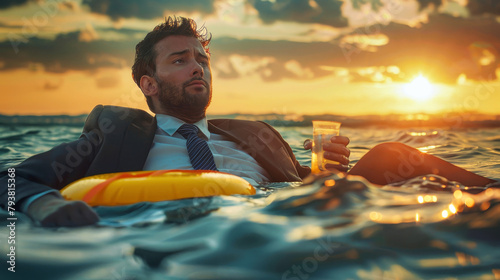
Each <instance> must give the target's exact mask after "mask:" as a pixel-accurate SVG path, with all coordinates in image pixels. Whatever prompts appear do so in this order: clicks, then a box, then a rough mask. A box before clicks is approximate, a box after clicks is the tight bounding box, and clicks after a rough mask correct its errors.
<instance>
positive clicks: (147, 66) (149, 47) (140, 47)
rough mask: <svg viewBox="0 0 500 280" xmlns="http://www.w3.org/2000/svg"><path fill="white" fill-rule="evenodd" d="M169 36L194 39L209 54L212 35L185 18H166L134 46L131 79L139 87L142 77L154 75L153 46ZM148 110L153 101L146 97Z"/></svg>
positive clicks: (154, 56) (151, 107) (155, 54)
mask: <svg viewBox="0 0 500 280" xmlns="http://www.w3.org/2000/svg"><path fill="white" fill-rule="evenodd" d="M171 35H182V36H188V37H194V38H196V39H198V41H200V43H201V45H202V46H203V48H204V49H205V51H206V52H207V53H209V48H208V44H210V40H211V39H212V35H211V34H210V33H208V32H207V29H206V28H205V27H204V26H202V27H201V28H200V29H197V26H196V22H195V21H194V20H192V19H190V18H185V17H175V16H174V17H168V18H165V22H163V23H161V24H158V25H157V26H156V27H155V28H154V29H153V31H151V32H149V33H148V34H147V35H146V37H144V39H143V40H142V41H140V42H139V43H138V44H137V46H135V61H134V65H133V66H132V78H133V79H134V81H135V83H136V84H137V85H138V86H139V87H141V85H140V83H141V77H142V76H143V75H149V76H154V75H155V73H156V63H155V60H156V56H157V55H158V54H157V53H156V51H155V45H156V43H158V42H159V41H161V40H163V39H164V38H166V37H168V36H171ZM146 102H147V103H148V106H149V109H150V110H151V111H152V112H154V106H153V101H152V99H151V97H149V96H147V97H146Z"/></svg>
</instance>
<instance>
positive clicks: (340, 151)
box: [304, 136, 351, 172]
mask: <svg viewBox="0 0 500 280" xmlns="http://www.w3.org/2000/svg"><path fill="white" fill-rule="evenodd" d="M348 144H349V138H348V137H346V136H333V137H332V138H331V139H330V143H325V144H323V150H325V154H324V157H325V158H326V159H329V160H333V161H336V162H339V163H340V164H331V163H327V164H326V166H325V167H326V168H327V169H336V170H339V171H343V172H346V171H347V170H348V168H349V156H350V155H351V151H350V150H349V149H348V148H347V145H348ZM304 149H306V150H310V149H312V141H311V139H306V140H305V141H304Z"/></svg>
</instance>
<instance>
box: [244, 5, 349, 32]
mask: <svg viewBox="0 0 500 280" xmlns="http://www.w3.org/2000/svg"><path fill="white" fill-rule="evenodd" d="M249 4H250V5H252V6H253V7H254V8H255V10H257V12H258V13H259V18H260V19H261V20H262V21H263V22H264V23H266V24H271V23H274V22H276V21H292V22H301V23H320V24H325V25H330V26H334V27H346V26H347V19H346V18H345V17H343V16H342V11H341V7H342V4H343V1H340V0H310V1H304V0H275V1H272V2H271V1H267V0H251V1H249Z"/></svg>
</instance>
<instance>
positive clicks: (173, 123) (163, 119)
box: [156, 114, 210, 139]
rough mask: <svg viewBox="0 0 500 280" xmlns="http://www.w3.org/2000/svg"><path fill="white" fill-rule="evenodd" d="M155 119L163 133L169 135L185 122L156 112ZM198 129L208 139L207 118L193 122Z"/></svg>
mask: <svg viewBox="0 0 500 280" xmlns="http://www.w3.org/2000/svg"><path fill="white" fill-rule="evenodd" d="M156 121H157V124H158V127H159V128H161V130H163V131H164V132H165V133H167V134H168V135H169V136H172V135H174V133H175V132H176V131H177V129H179V127H181V125H183V124H185V123H186V122H184V121H182V120H180V119H178V118H176V117H173V116H170V115H163V114H156ZM194 125H196V126H197V127H198V129H199V130H200V132H201V133H202V134H203V135H204V136H205V137H206V138H207V139H210V131H208V121H207V118H206V117H205V118H203V119H201V120H199V121H197V122H195V123H194Z"/></svg>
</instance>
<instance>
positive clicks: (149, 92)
mask: <svg viewBox="0 0 500 280" xmlns="http://www.w3.org/2000/svg"><path fill="white" fill-rule="evenodd" d="M140 87H141V91H142V93H144V95H145V96H155V95H158V83H157V82H156V79H155V78H153V77H151V76H148V75H143V76H142V77H141V80H140Z"/></svg>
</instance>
